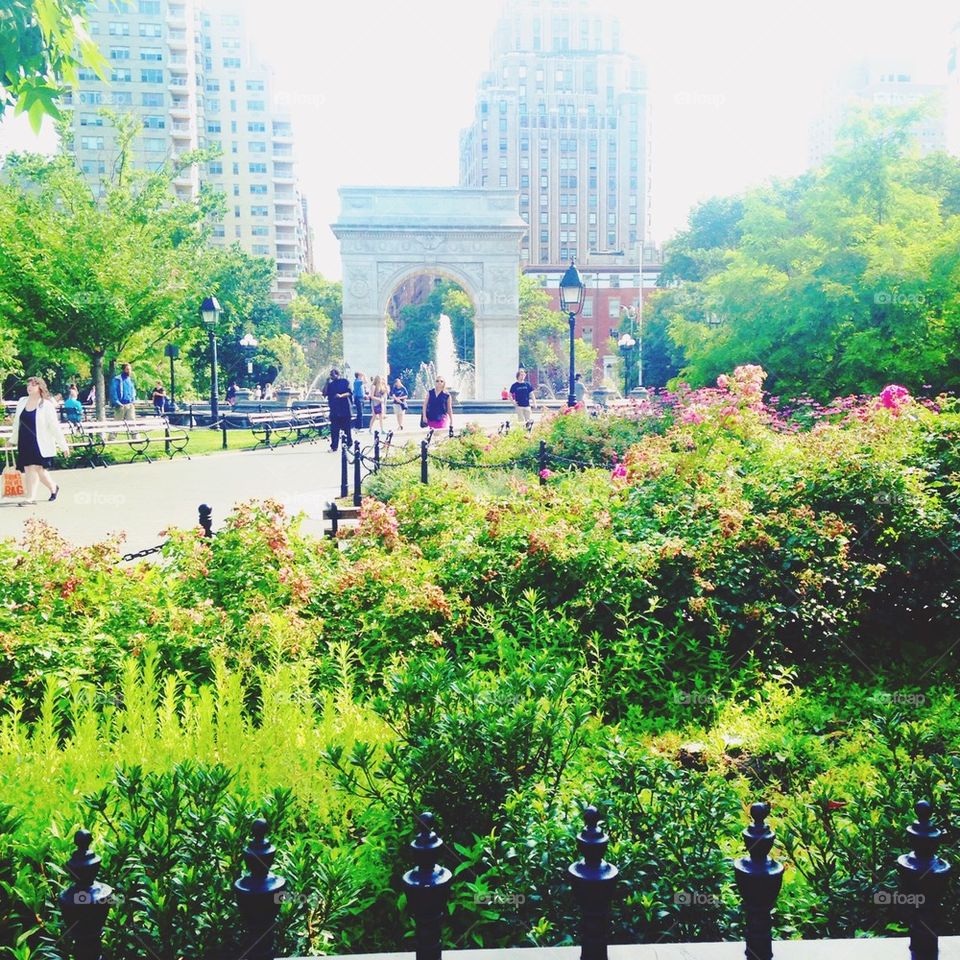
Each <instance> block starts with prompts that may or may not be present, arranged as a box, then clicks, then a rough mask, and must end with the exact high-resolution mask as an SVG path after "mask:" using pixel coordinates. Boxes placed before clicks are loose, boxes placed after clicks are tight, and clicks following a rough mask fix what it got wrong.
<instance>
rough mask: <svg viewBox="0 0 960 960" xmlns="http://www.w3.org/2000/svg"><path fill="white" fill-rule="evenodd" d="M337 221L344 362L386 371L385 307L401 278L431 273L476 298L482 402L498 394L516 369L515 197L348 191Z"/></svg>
mask: <svg viewBox="0 0 960 960" xmlns="http://www.w3.org/2000/svg"><path fill="white" fill-rule="evenodd" d="M340 200H341V211H340V218H339V220H338V221H337V222H336V223H335V224H333V227H332V229H333V232H334V234H335V236H336V237H337V239H338V240H339V241H340V256H341V260H342V262H343V350H344V360H345V362H346V363H347V364H349V365H350V366H351V367H352V368H353V369H354V370H363V371H365V372H370V373H374V372H377V371H386V363H387V330H386V310H387V303H388V301H389V298H390V296H391V295H392V294H393V292H394V291H395V290H396V288H397V286H398V285H399V284H400V283H402V282H403V281H404V280H406V279H409V278H410V277H413V276H416V275H417V274H423V273H429V274H432V275H437V276H444V277H448V278H449V279H451V280H453V281H454V282H455V283H458V284H459V285H460V286H461V287H463V289H464V290H465V291H466V293H467V295H468V296H469V297H470V299H471V300H472V301H473V304H474V307H475V309H476V313H475V315H474V349H475V354H476V392H477V399H480V400H492V399H497V398H499V396H500V391H501V389H502V388H503V385H504V384H507V383H511V382H512V380H513V376H514V374H515V372H516V369H517V365H518V363H519V351H520V331H519V323H520V320H519V272H520V239H521V237H522V236H523V235H524V234H525V233H526V232H527V225H526V224H525V223H524V221H523V220H522V219H521V217H520V215H519V212H518V194H517V193H516V191H513V190H472V189H465V188H460V187H429V188H428V187H382V188H371V187H344V188H342V189H341V190H340Z"/></svg>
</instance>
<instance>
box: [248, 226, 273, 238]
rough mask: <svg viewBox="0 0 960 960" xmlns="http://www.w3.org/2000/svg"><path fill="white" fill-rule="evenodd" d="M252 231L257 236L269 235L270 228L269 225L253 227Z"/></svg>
mask: <svg viewBox="0 0 960 960" xmlns="http://www.w3.org/2000/svg"><path fill="white" fill-rule="evenodd" d="M250 233H251V234H252V235H253V236H255V237H269V236H270V228H269V227H251V228H250Z"/></svg>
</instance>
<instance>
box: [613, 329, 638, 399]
mask: <svg viewBox="0 0 960 960" xmlns="http://www.w3.org/2000/svg"><path fill="white" fill-rule="evenodd" d="M617 345H618V346H619V347H620V350H621V351H622V353H623V395H624V397H626V396H627V395H628V394H629V393H630V355H631V353H632V352H633V348H634V347H635V346H636V345H637V341H636V340H634V339H633V337H631V336H630V334H629V333H625V334H624V335H623V336H622V337H621V338H620V339H619V340H618V341H617Z"/></svg>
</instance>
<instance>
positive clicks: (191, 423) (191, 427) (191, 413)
mask: <svg viewBox="0 0 960 960" xmlns="http://www.w3.org/2000/svg"><path fill="white" fill-rule="evenodd" d="M190 429H191V430H192V429H193V404H192V403H191V404H190Z"/></svg>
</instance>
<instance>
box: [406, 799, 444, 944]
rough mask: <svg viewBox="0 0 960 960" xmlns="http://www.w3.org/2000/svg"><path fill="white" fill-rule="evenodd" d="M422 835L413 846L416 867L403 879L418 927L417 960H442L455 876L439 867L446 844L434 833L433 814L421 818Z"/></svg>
mask: <svg viewBox="0 0 960 960" xmlns="http://www.w3.org/2000/svg"><path fill="white" fill-rule="evenodd" d="M417 825H418V827H419V831H418V833H417V835H416V837H415V838H414V840H413V843H411V844H410V850H411V851H412V854H413V862H414V863H415V864H416V866H415V867H414V868H413V869H412V870H408V871H407V872H406V873H405V874H404V875H403V886H404V888H405V889H406V891H407V901H408V902H409V904H410V912H411V913H412V914H413V919H414V923H415V931H416V932H415V934H414V936H415V944H416V960H440V955H441V952H442V950H443V944H442V941H441V932H442V922H443V915H444V912H445V908H446V904H447V898H448V897H449V896H450V883H451V882H452V880H453V874H452V873H451V872H450V871H449V870H447V868H446V867H441V866H439V864H438V863H437V859H438V857H439V856H440V851H441V850H443V841H442V840H441V839H440V838H439V837H438V836H437V835H436V833H434V830H433V826H434V818H433V814H432V813H421V814H420V816H419V817H417Z"/></svg>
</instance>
